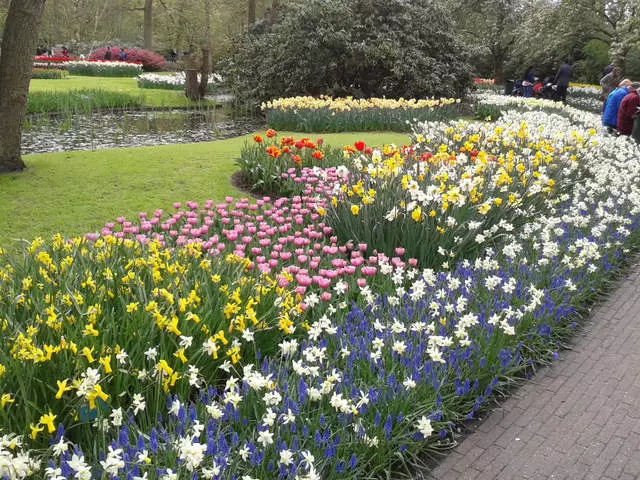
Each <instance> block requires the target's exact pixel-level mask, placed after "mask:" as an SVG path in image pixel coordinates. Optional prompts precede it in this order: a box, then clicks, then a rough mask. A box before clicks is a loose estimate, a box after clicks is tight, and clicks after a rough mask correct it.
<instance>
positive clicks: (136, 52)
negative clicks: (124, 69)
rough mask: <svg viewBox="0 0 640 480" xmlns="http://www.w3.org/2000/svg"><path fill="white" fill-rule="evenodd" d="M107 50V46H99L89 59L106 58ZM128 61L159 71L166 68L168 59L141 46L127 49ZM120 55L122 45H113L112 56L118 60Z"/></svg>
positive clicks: (149, 70)
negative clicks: (140, 47)
mask: <svg viewBox="0 0 640 480" xmlns="http://www.w3.org/2000/svg"><path fill="white" fill-rule="evenodd" d="M106 52H107V49H106V47H102V48H97V49H96V50H94V51H93V52H91V55H89V60H105V58H104V56H105V53H106ZM125 54H126V56H127V57H126V58H127V62H133V63H141V64H142V69H143V70H144V71H145V72H159V71H161V70H164V67H165V65H166V63H167V62H166V60H165V59H164V57H163V56H162V55H159V54H157V53H155V52H152V51H150V50H143V49H139V48H131V49H125ZM119 55H120V47H111V58H112V60H117V59H118V56H119Z"/></svg>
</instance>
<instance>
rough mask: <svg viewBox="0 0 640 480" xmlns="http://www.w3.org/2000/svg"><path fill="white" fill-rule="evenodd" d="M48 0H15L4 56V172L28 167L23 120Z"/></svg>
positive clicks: (0, 63) (0, 79)
mask: <svg viewBox="0 0 640 480" xmlns="http://www.w3.org/2000/svg"><path fill="white" fill-rule="evenodd" d="M44 3H45V0H12V2H11V5H9V12H8V14H7V20H6V24H5V28H4V35H3V37H2V49H1V56H0V172H13V171H20V170H23V169H24V166H25V165H24V162H23V161H22V158H20V141H21V140H22V124H23V123H24V117H25V114H26V111H27V97H28V95H29V82H30V80H31V68H32V66H33V55H34V52H35V50H36V47H37V44H38V31H39V29H40V21H41V20H42V12H43V11H44Z"/></svg>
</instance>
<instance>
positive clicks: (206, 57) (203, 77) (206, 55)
mask: <svg viewBox="0 0 640 480" xmlns="http://www.w3.org/2000/svg"><path fill="white" fill-rule="evenodd" d="M210 71H211V50H210V49H209V47H203V48H202V67H201V68H200V98H201V99H202V98H204V96H205V94H206V93H207V85H208V82H209V73H210Z"/></svg>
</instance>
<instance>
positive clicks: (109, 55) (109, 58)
mask: <svg viewBox="0 0 640 480" xmlns="http://www.w3.org/2000/svg"><path fill="white" fill-rule="evenodd" d="M112 58H113V55H112V54H111V47H107V51H106V52H104V59H105V60H111V59H112Z"/></svg>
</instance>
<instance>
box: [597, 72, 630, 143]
mask: <svg viewBox="0 0 640 480" xmlns="http://www.w3.org/2000/svg"><path fill="white" fill-rule="evenodd" d="M629 85H631V80H629V79H628V78H625V79H624V80H622V81H621V82H620V84H619V85H618V88H616V89H615V90H614V91H613V92H611V93H610V94H609V96H608V97H607V102H606V104H605V107H604V111H603V112H602V125H603V126H604V127H606V128H607V129H608V130H609V133H613V132H615V130H616V127H617V125H618V110H619V109H620V104H621V103H622V99H623V98H624V97H626V96H627V94H628V93H629Z"/></svg>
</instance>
